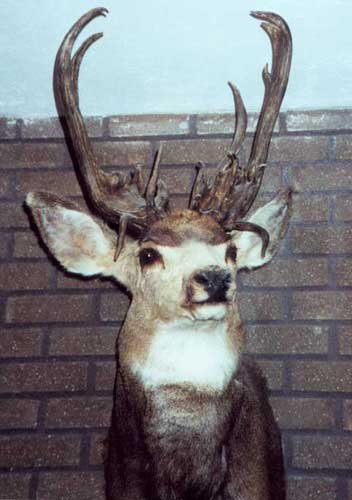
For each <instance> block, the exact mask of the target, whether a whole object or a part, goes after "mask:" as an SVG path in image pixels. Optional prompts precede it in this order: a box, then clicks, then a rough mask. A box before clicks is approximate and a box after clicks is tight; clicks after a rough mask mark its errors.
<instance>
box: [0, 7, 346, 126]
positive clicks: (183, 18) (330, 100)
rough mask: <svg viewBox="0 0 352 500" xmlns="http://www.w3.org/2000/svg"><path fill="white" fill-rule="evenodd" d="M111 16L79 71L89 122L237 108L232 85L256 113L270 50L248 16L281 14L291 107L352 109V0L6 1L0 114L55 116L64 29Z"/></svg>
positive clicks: (98, 25)
mask: <svg viewBox="0 0 352 500" xmlns="http://www.w3.org/2000/svg"><path fill="white" fill-rule="evenodd" d="M99 3H100V4H102V5H104V6H106V7H107V8H108V9H109V10H110V14H109V16H108V17H107V18H105V19H104V18H100V19H98V20H95V21H94V22H93V23H92V25H91V26H90V27H88V28H87V29H86V31H85V33H86V34H89V33H92V32H95V31H101V30H103V31H104V33H105V36H104V38H103V39H102V40H100V41H99V42H97V44H96V45H95V46H94V47H92V48H91V49H90V50H89V53H88V54H87V56H86V59H85V61H84V63H83V67H82V71H81V78H80V83H81V86H80V88H81V91H80V93H81V108H82V111H83V113H84V114H86V115H109V114H124V113H126V114H134V113H149V112H151V113H154V112H176V113H179V112H207V111H226V110H231V109H232V99H231V95H230V92H229V90H228V88H227V85H226V82H227V81H228V80H229V79H232V80H234V81H235V82H236V84H237V85H238V86H239V88H240V89H241V91H242V94H243V97H244V99H245V102H246V104H247V107H248V109H249V110H251V111H253V110H257V109H258V108H259V107H260V104H261V100H262V95H263V85H262V81H261V76H260V75H261V69H262V67H263V65H264V63H265V62H267V61H269V62H270V60H271V54H270V46H269V43H268V41H267V37H266V35H265V33H264V32H263V31H262V30H261V29H260V28H259V22H258V21H257V20H255V19H253V18H251V17H250V16H249V15H248V13H249V11H250V10H272V11H275V12H278V13H280V14H281V15H282V16H284V17H285V18H286V20H287V22H288V23H289V25H290V27H291V31H292V34H293V39H294V58H293V67H292V77H291V81H290V85H289V89H288V92H287V95H286V98H285V101H284V106H283V109H288V108H302V107H303V108H331V107H349V106H351V105H352V31H351V21H352V0H250V1H244V0H242V1H240V0H217V1H214V0H148V1H146V0H100V2H98V0H0V115H2V116H8V117H10V116H11V117H13V116H15V117H45V116H53V115H55V114H56V110H55V105H54V100H53V97H52V82H51V79H52V66H53V62H54V58H55V53H56V50H57V47H58V45H59V43H60V41H61V38H62V36H63V34H64V33H65V32H66V30H67V28H68V27H69V26H71V24H72V23H73V22H74V21H75V20H76V19H77V18H78V17H79V16H80V15H81V14H83V13H84V12H85V11H87V10H89V9H90V8H92V7H96V6H99Z"/></svg>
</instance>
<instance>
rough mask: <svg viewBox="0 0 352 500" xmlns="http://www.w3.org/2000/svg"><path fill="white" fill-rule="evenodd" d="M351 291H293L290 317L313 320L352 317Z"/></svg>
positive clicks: (346, 318)
mask: <svg viewBox="0 0 352 500" xmlns="http://www.w3.org/2000/svg"><path fill="white" fill-rule="evenodd" d="M351 300H352V292H351V291H347V290H346V291H343V292H342V291H326V292H325V291H324V292H293V294H292V318H293V319H315V320H339V319H341V320H350V319H352V308H351Z"/></svg>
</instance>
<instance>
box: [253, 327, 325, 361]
mask: <svg viewBox="0 0 352 500" xmlns="http://www.w3.org/2000/svg"><path fill="white" fill-rule="evenodd" d="M246 330H247V342H246V348H247V351H248V352H251V353H256V354H323V353H327V352H328V347H329V329H328V328H327V327H324V326H321V325H299V324H298V325H248V326H247V327H246Z"/></svg>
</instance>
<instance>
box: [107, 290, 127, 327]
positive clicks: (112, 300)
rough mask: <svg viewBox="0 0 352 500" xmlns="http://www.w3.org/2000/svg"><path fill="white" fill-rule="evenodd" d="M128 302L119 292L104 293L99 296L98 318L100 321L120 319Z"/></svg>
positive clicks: (125, 310) (122, 317) (125, 311)
mask: <svg viewBox="0 0 352 500" xmlns="http://www.w3.org/2000/svg"><path fill="white" fill-rule="evenodd" d="M129 304H130V300H129V298H128V297H127V296H126V295H124V294H123V293H121V292H114V293H104V294H102V296H101V305H100V318H101V320H102V321H122V320H123V319H124V318H125V316H126V313H127V310H128V307H129Z"/></svg>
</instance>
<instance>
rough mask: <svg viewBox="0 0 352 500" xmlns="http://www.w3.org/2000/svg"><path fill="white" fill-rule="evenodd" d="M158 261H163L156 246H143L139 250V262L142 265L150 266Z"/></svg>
mask: <svg viewBox="0 0 352 500" xmlns="http://www.w3.org/2000/svg"><path fill="white" fill-rule="evenodd" d="M158 261H159V262H162V256H161V255H160V253H159V252H158V251H157V250H155V249H154V248H142V250H141V251H140V252H139V262H140V264H141V266H142V267H145V266H150V265H152V264H154V263H155V262H158Z"/></svg>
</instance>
